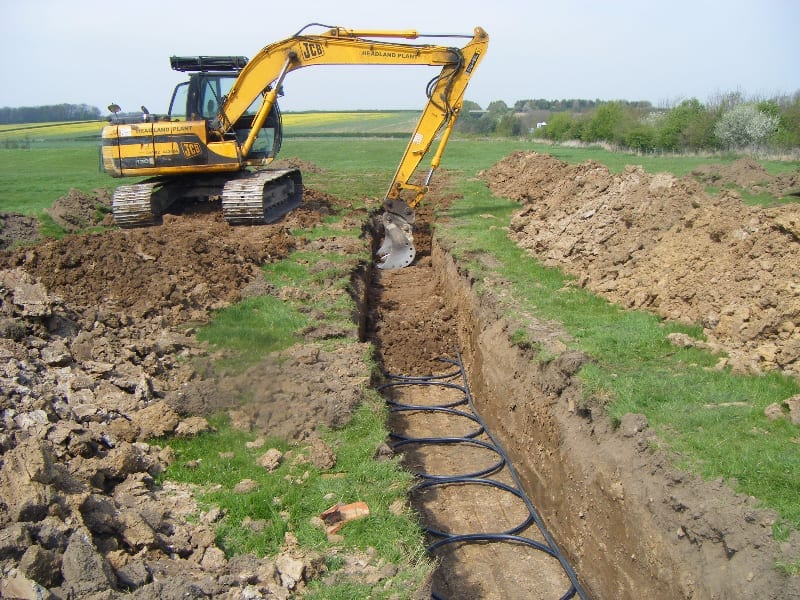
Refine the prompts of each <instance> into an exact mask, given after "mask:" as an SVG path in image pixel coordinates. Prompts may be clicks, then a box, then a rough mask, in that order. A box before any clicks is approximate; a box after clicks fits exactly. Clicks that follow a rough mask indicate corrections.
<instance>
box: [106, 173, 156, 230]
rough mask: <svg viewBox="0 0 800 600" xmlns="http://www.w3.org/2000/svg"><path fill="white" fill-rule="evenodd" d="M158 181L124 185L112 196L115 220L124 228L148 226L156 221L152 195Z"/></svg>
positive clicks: (112, 210) (112, 209)
mask: <svg viewBox="0 0 800 600" xmlns="http://www.w3.org/2000/svg"><path fill="white" fill-rule="evenodd" d="M156 185H157V184H156V183H136V184H133V185H122V186H120V187H118V188H117V189H116V190H115V191H114V195H113V196H112V198H111V212H112V214H113V215H114V222H115V223H116V224H117V225H118V226H119V227H122V228H123V229H130V228H133V227H146V226H148V225H153V224H154V223H155V222H156V217H157V215H156V213H155V211H154V210H153V202H152V196H153V191H154V190H155V187H156Z"/></svg>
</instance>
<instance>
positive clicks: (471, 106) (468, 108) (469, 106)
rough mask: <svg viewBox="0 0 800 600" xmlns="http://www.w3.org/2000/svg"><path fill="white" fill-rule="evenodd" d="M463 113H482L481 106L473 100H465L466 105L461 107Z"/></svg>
mask: <svg viewBox="0 0 800 600" xmlns="http://www.w3.org/2000/svg"><path fill="white" fill-rule="evenodd" d="M461 110H462V112H469V111H471V110H476V111H481V110H483V109H482V108H481V105H480V104H478V103H477V102H473V101H472V100H464V104H463V105H462V107H461Z"/></svg>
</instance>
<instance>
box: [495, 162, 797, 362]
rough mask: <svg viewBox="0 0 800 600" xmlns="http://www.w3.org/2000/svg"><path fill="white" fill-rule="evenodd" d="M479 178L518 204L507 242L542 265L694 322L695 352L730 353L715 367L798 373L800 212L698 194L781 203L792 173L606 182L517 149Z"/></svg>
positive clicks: (717, 172) (614, 177) (629, 303)
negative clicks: (711, 188)
mask: <svg viewBox="0 0 800 600" xmlns="http://www.w3.org/2000/svg"><path fill="white" fill-rule="evenodd" d="M483 177H484V179H485V180H486V181H487V183H488V185H489V186H490V188H491V189H492V190H493V192H494V193H495V194H497V195H499V196H503V197H506V198H511V199H515V200H518V201H520V202H521V203H522V204H523V208H522V210H521V211H519V212H518V213H517V214H516V215H515V216H514V218H513V219H512V222H511V233H510V235H511V237H512V239H513V240H514V241H515V242H516V243H517V244H518V245H519V246H520V247H522V248H525V249H528V250H529V251H530V252H531V253H532V254H533V255H535V256H536V257H538V258H539V259H540V260H542V261H543V262H544V263H545V264H547V265H550V266H556V267H559V268H562V269H563V270H564V271H565V272H567V273H569V274H572V275H574V276H575V277H576V279H577V281H578V283H579V285H581V286H582V287H586V288H587V289H590V290H591V291H593V292H595V293H597V294H599V295H601V296H604V297H605V298H608V300H610V301H612V302H614V303H617V304H620V305H622V306H625V307H627V308H636V309H644V310H651V311H654V312H656V313H658V314H660V315H662V316H663V317H666V318H669V319H675V320H679V321H684V322H687V323H699V324H702V326H703V328H704V333H705V335H706V336H707V340H706V341H705V342H701V344H702V345H704V346H707V347H710V348H712V349H718V350H724V351H726V352H727V354H728V358H725V359H723V360H721V362H720V367H724V366H725V365H729V366H731V367H732V368H733V370H734V371H736V372H749V373H757V372H763V371H765V370H780V371H783V372H785V373H788V374H791V375H794V376H800V204H798V203H790V204H786V205H784V206H777V207H773V208H762V207H752V206H747V205H746V204H744V203H743V202H742V199H741V196H740V195H739V193H737V192H736V191H732V190H729V189H727V188H725V187H723V190H722V191H721V192H720V193H718V194H714V195H710V194H708V193H706V192H705V191H704V184H705V183H709V184H713V185H715V186H720V187H722V186H726V185H728V184H736V185H738V186H739V187H742V188H745V189H748V190H751V191H753V192H754V193H760V192H764V191H768V192H770V193H771V194H773V195H775V196H777V197H783V196H786V195H788V194H791V193H798V192H800V173H798V172H794V173H791V174H788V175H782V176H779V177H773V176H770V175H769V174H768V173H767V172H766V171H764V169H763V168H762V167H761V166H760V165H758V163H756V162H755V161H753V160H750V159H740V160H738V161H736V162H734V163H733V164H731V165H729V166H727V167H717V166H715V167H706V168H703V169H699V170H698V171H696V172H695V173H693V174H692V176H687V177H682V178H676V177H673V176H672V175H670V174H668V173H659V174H655V175H652V174H649V173H646V172H645V171H644V170H643V169H642V168H641V167H637V166H629V167H627V168H626V169H625V170H624V171H623V172H622V173H619V174H614V173H611V172H610V171H609V170H608V169H607V168H606V167H605V166H603V165H601V164H599V163H596V162H591V161H589V162H584V163H582V164H579V165H569V164H567V163H564V162H561V161H559V160H557V159H555V158H553V157H552V156H549V155H544V154H538V153H534V152H530V153H524V152H519V153H515V154H513V155H511V156H509V157H507V158H506V159H504V160H502V161H500V162H499V163H497V164H496V165H495V166H494V167H492V168H491V169H489V170H487V171H486V172H485V173H483ZM684 341H685V343H697V342H693V341H691V340H684Z"/></svg>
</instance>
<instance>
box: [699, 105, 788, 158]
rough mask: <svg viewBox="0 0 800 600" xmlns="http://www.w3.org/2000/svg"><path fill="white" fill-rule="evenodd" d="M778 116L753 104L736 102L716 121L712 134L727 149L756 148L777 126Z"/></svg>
mask: <svg viewBox="0 0 800 600" xmlns="http://www.w3.org/2000/svg"><path fill="white" fill-rule="evenodd" d="M778 123H779V117H777V116H776V115H768V114H766V113H764V112H761V111H760V110H758V108H757V107H756V106H755V105H754V104H737V105H736V106H734V107H733V108H732V109H730V110H729V111H727V112H725V113H723V115H722V116H721V117H720V118H719V121H717V124H716V125H715V127H714V135H716V137H717V140H718V141H719V142H720V144H721V145H723V146H724V147H726V148H727V149H729V150H734V149H741V148H754V149H757V148H758V147H759V145H760V144H761V143H762V142H764V141H765V140H766V139H767V138H768V137H769V136H770V135H771V134H772V133H774V132H775V130H776V129H777V128H778Z"/></svg>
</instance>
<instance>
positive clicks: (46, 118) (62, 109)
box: [0, 104, 100, 125]
mask: <svg viewBox="0 0 800 600" xmlns="http://www.w3.org/2000/svg"><path fill="white" fill-rule="evenodd" d="M99 118H100V109H99V108H97V107H96V106H89V105H87V104H51V105H48V106H19V107H16V108H11V107H9V106H4V107H2V108H0V124H2V125H16V124H21V123H59V122H62V121H95V120H97V119H99Z"/></svg>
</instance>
